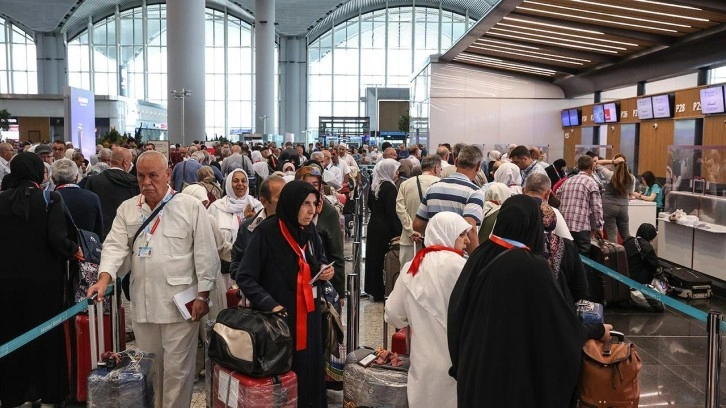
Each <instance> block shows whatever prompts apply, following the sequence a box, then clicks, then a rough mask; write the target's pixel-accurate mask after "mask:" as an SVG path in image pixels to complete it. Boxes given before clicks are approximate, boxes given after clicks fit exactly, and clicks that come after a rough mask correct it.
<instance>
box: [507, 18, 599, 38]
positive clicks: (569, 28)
mask: <svg viewBox="0 0 726 408" xmlns="http://www.w3.org/2000/svg"><path fill="white" fill-rule="evenodd" d="M503 20H512V21H517V22H520V23H527V24H534V25H541V26H545V27H552V28H559V29H561V30H571V31H579V32H581V33H590V34H598V35H605V33H603V32H600V31H593V30H584V29H581V28H574V27H568V26H563V25H558V24H549V23H542V22H539V21H529V20H523V19H521V18H514V17H504V18H503Z"/></svg>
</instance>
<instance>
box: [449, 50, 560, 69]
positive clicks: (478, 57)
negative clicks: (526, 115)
mask: <svg viewBox="0 0 726 408" xmlns="http://www.w3.org/2000/svg"><path fill="white" fill-rule="evenodd" d="M456 58H461V59H468V60H471V61H477V62H482V63H488V64H497V65H501V66H507V67H513V68H519V69H527V70H531V71H537V72H542V73H545V74H555V73H557V71H555V70H552V69H546V68H538V67H533V66H530V65H526V64H518V63H515V62H508V61H505V60H501V59H499V58H491V57H485V56H481V55H477V54H471V53H462V54H459V55H458V56H457V57H456ZM456 58H455V59H456Z"/></svg>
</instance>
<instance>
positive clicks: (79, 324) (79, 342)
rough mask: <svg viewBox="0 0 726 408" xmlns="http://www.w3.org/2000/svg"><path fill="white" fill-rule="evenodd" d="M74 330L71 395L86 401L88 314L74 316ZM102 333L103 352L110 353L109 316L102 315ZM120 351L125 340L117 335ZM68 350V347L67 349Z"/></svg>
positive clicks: (89, 347)
mask: <svg viewBox="0 0 726 408" xmlns="http://www.w3.org/2000/svg"><path fill="white" fill-rule="evenodd" d="M119 316H120V321H123V319H124V309H123V307H122V308H121V312H120V315H119ZM74 328H75V345H74V347H73V348H74V350H73V357H72V361H71V360H70V359H69V362H70V364H72V365H73V368H74V370H73V373H74V374H73V378H74V380H73V382H74V383H75V384H74V386H73V387H72V388H71V395H72V396H73V397H74V399H75V400H76V401H79V402H83V401H86V397H87V396H86V393H87V382H88V374H89V373H90V372H91V344H90V329H89V324H88V314H85V313H82V314H79V315H77V316H76V319H75V321H74ZM103 333H104V336H103V337H104V342H103V343H104V346H105V347H104V351H112V344H113V342H112V334H111V315H110V314H104V315H103ZM119 341H120V348H119V349H120V350H126V338H125V336H124V335H123V333H120V335H119ZM69 349H70V347H69Z"/></svg>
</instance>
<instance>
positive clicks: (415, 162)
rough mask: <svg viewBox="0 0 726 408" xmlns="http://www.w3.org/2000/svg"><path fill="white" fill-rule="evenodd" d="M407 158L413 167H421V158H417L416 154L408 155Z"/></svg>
mask: <svg viewBox="0 0 726 408" xmlns="http://www.w3.org/2000/svg"><path fill="white" fill-rule="evenodd" d="M407 159H408V160H411V164H412V165H413V167H421V160H419V159H418V157H416V156H408V157H407Z"/></svg>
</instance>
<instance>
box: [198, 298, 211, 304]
mask: <svg viewBox="0 0 726 408" xmlns="http://www.w3.org/2000/svg"><path fill="white" fill-rule="evenodd" d="M196 300H201V301H202V302H204V303H206V304H209V298H208V297H206V298H205V297H203V296H197V298H196Z"/></svg>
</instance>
